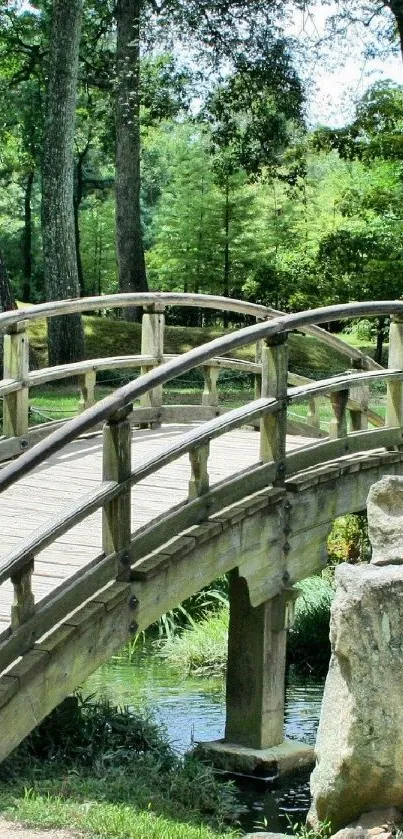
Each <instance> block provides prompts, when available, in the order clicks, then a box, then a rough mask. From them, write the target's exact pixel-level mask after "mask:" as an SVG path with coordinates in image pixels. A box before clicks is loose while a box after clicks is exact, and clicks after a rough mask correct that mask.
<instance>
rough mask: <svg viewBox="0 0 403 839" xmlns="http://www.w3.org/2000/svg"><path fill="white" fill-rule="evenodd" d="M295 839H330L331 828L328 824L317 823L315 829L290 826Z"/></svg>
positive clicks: (303, 826) (298, 824)
mask: <svg viewBox="0 0 403 839" xmlns="http://www.w3.org/2000/svg"><path fill="white" fill-rule="evenodd" d="M290 827H292V832H293V834H294V836H295V839H330V836H331V835H332V826H331V824H330V822H328V821H324V822H319V825H318V827H317V828H312V827H308V826H307V825H306V824H300V823H298V822H297V823H296V824H291V823H290Z"/></svg>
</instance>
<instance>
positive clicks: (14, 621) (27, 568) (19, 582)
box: [11, 556, 35, 632]
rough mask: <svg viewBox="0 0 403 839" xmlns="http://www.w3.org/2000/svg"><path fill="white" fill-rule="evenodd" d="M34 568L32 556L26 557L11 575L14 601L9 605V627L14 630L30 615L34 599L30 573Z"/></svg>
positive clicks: (33, 606)
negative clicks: (22, 565)
mask: <svg viewBox="0 0 403 839" xmlns="http://www.w3.org/2000/svg"><path fill="white" fill-rule="evenodd" d="M33 570H34V558H33V556H29V557H27V563H26V565H24V567H23V568H22V569H21V570H20V571H18V572H16V573H15V574H12V575H11V582H12V584H13V587H14V602H13V604H12V606H11V629H12V631H13V632H15V631H16V630H17V629H18V628H19V627H20V626H21V624H23V623H25V621H27V620H29V618H30V617H32V615H33V613H34V609H35V600H34V595H33V592H32V574H33Z"/></svg>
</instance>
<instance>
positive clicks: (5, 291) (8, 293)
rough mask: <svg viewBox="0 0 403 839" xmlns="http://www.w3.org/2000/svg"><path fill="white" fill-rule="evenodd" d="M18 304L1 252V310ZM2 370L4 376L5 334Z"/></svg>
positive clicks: (0, 338)
mask: <svg viewBox="0 0 403 839" xmlns="http://www.w3.org/2000/svg"><path fill="white" fill-rule="evenodd" d="M16 308H17V304H16V302H15V297H14V294H13V290H12V288H11V285H10V281H9V279H8V274H7V268H6V264H5V262H4V259H3V254H2V253H1V252H0V312H9V311H10V310H11V309H16ZM0 370H1V375H2V376H3V372H2V371H3V336H2V335H0Z"/></svg>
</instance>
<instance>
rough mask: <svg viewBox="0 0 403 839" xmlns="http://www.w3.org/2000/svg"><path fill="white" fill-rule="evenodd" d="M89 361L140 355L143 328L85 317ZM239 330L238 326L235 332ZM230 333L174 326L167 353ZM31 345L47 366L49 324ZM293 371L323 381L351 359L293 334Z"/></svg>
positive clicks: (248, 355)
mask: <svg viewBox="0 0 403 839" xmlns="http://www.w3.org/2000/svg"><path fill="white" fill-rule="evenodd" d="M83 324H84V331H85V349H86V358H104V357H106V358H107V357H110V356H115V355H127V354H128V353H133V354H137V353H140V351H141V325H140V324H138V323H130V322H129V321H124V320H117V319H115V318H111V317H94V316H89V315H87V316H84V317H83ZM235 328H236V327H234V329H235ZM225 331H226V330H224V328H223V327H222V326H221V325H220V324H218V325H216V326H207V327H204V328H199V327H189V326H170V325H169V323H168V325H167V326H166V329H165V352H166V353H167V354H175V353H184V352H187V351H188V350H191V349H194V348H195V347H198V346H200V345H201V344H204V343H206V342H207V341H211V340H213V339H214V338H219V337H220V336H221V335H223V334H224V333H225ZM28 335H29V340H30V345H31V346H32V349H33V351H34V354H35V357H36V360H37V365H38V367H44V366H46V365H47V332H46V321H44V320H43V321H35V322H33V323H31V324H30V325H29V327H28ZM234 355H235V356H236V357H238V358H245V359H249V360H251V361H253V360H254V358H255V348H254V345H251V346H248V347H244V348H243V349H242V350H239V351H237V352H236V353H234ZM289 356H290V369H291V370H292V371H293V372H295V373H299V374H300V375H306V376H312V378H315V379H318V378H321V376H323V375H324V374H325V373H327V374H332V373H339V372H342V371H343V370H345V369H346V366H347V362H348V356H346V355H344V354H342V353H339V352H338V351H337V350H334V349H332V348H330V347H328V346H327V345H326V344H323V343H322V342H321V341H318V340H317V339H316V338H312V337H311V336H308V335H303V334H302V333H292V334H291V335H290V339H289Z"/></svg>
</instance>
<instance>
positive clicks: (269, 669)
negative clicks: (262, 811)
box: [196, 569, 314, 777]
mask: <svg viewBox="0 0 403 839" xmlns="http://www.w3.org/2000/svg"><path fill="white" fill-rule="evenodd" d="M229 577H230V622H229V637H228V666H227V691H226V712H227V713H226V726H225V738H224V740H219V741H217V742H214V743H200V744H199V746H198V747H197V750H196V751H197V753H198V754H199V755H200V757H202V758H203V759H206V760H208V761H209V762H211V763H213V765H215V766H217V767H218V768H220V769H224V770H226V771H229V772H237V773H241V774H245V775H252V774H253V775H256V776H264V777H267V776H268V775H269V776H270V777H271V776H277V775H279V774H285V773H287V772H292V771H294V770H295V769H297V768H300V767H302V766H311V765H312V766H313V763H314V760H313V747H312V746H307V745H306V744H305V743H298V742H296V741H287V740H284V700H285V684H284V683H285V664H286V642H287V629H288V627H289V625H291V622H292V616H293V611H294V610H293V604H294V601H295V599H296V592H295V591H294V590H292V589H290V590H284V591H283V592H281V593H280V594H278V595H277V596H276V597H273V598H271V599H270V600H267V601H266V602H265V603H262V604H261V605H260V606H257V607H253V606H252V605H251V603H250V599H249V592H248V586H247V582H246V580H245V579H243V578H242V577H240V575H239V572H238V569H235V570H234V571H231V572H230V575H229Z"/></svg>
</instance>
